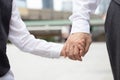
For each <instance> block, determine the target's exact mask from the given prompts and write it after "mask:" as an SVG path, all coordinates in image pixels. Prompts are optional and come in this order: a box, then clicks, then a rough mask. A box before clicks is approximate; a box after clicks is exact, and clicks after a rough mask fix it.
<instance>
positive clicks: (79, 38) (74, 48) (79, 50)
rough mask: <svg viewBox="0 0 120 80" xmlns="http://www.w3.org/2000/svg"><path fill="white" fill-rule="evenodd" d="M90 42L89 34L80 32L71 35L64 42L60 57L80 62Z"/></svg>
mask: <svg viewBox="0 0 120 80" xmlns="http://www.w3.org/2000/svg"><path fill="white" fill-rule="evenodd" d="M91 42H92V38H91V34H88V33H81V32H78V33H73V34H71V35H70V36H69V37H68V39H67V41H66V42H65V44H64V47H63V49H62V51H61V56H64V57H68V58H70V59H72V60H80V61H82V57H84V56H85V54H86V53H87V52H88V50H89V46H90V44H91Z"/></svg>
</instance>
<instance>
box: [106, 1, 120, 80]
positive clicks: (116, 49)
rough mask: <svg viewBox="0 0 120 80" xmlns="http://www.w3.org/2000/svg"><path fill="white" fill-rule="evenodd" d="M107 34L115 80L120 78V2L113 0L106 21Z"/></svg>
mask: <svg viewBox="0 0 120 80" xmlns="http://www.w3.org/2000/svg"><path fill="white" fill-rule="evenodd" d="M105 35H106V43H107V49H108V53H109V59H110V63H111V68H112V72H113V77H114V80H120V4H117V3H116V2H115V1H111V3H110V7H109V9H108V13H107V18H106V22H105Z"/></svg>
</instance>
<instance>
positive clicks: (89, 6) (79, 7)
mask: <svg viewBox="0 0 120 80" xmlns="http://www.w3.org/2000/svg"><path fill="white" fill-rule="evenodd" d="M99 2H100V0H73V14H72V15H71V16H70V20H71V21H72V29H71V33H75V32H85V33H90V25H89V20H90V14H91V13H94V11H95V10H96V8H97V5H98V3H99Z"/></svg>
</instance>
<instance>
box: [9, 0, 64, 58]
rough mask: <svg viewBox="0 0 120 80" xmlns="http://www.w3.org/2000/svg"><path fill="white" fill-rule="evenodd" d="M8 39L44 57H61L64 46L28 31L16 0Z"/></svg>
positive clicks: (25, 49)
mask: <svg viewBox="0 0 120 80" xmlns="http://www.w3.org/2000/svg"><path fill="white" fill-rule="evenodd" d="M8 39H9V40H10V41H11V42H12V43H13V44H15V45H16V46H17V47H18V48H20V49H21V50H23V51H25V52H30V53H33V54H36V55H39V56H43V57H50V58H58V57H60V52H61V49H62V47H63V45H62V44H57V43H52V42H47V41H45V40H42V39H35V37H34V36H33V35H31V34H30V33H29V32H28V30H27V28H26V25H25V23H24V22H23V21H22V20H21V17H20V15H19V11H18V9H17V7H16V4H15V0H13V8H12V16H11V21H10V30H9V36H8Z"/></svg>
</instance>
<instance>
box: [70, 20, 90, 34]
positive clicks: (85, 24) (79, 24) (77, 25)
mask: <svg viewBox="0 0 120 80" xmlns="http://www.w3.org/2000/svg"><path fill="white" fill-rule="evenodd" d="M76 32H84V33H90V25H89V21H87V20H76V21H73V22H72V29H71V34H72V33H76Z"/></svg>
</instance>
